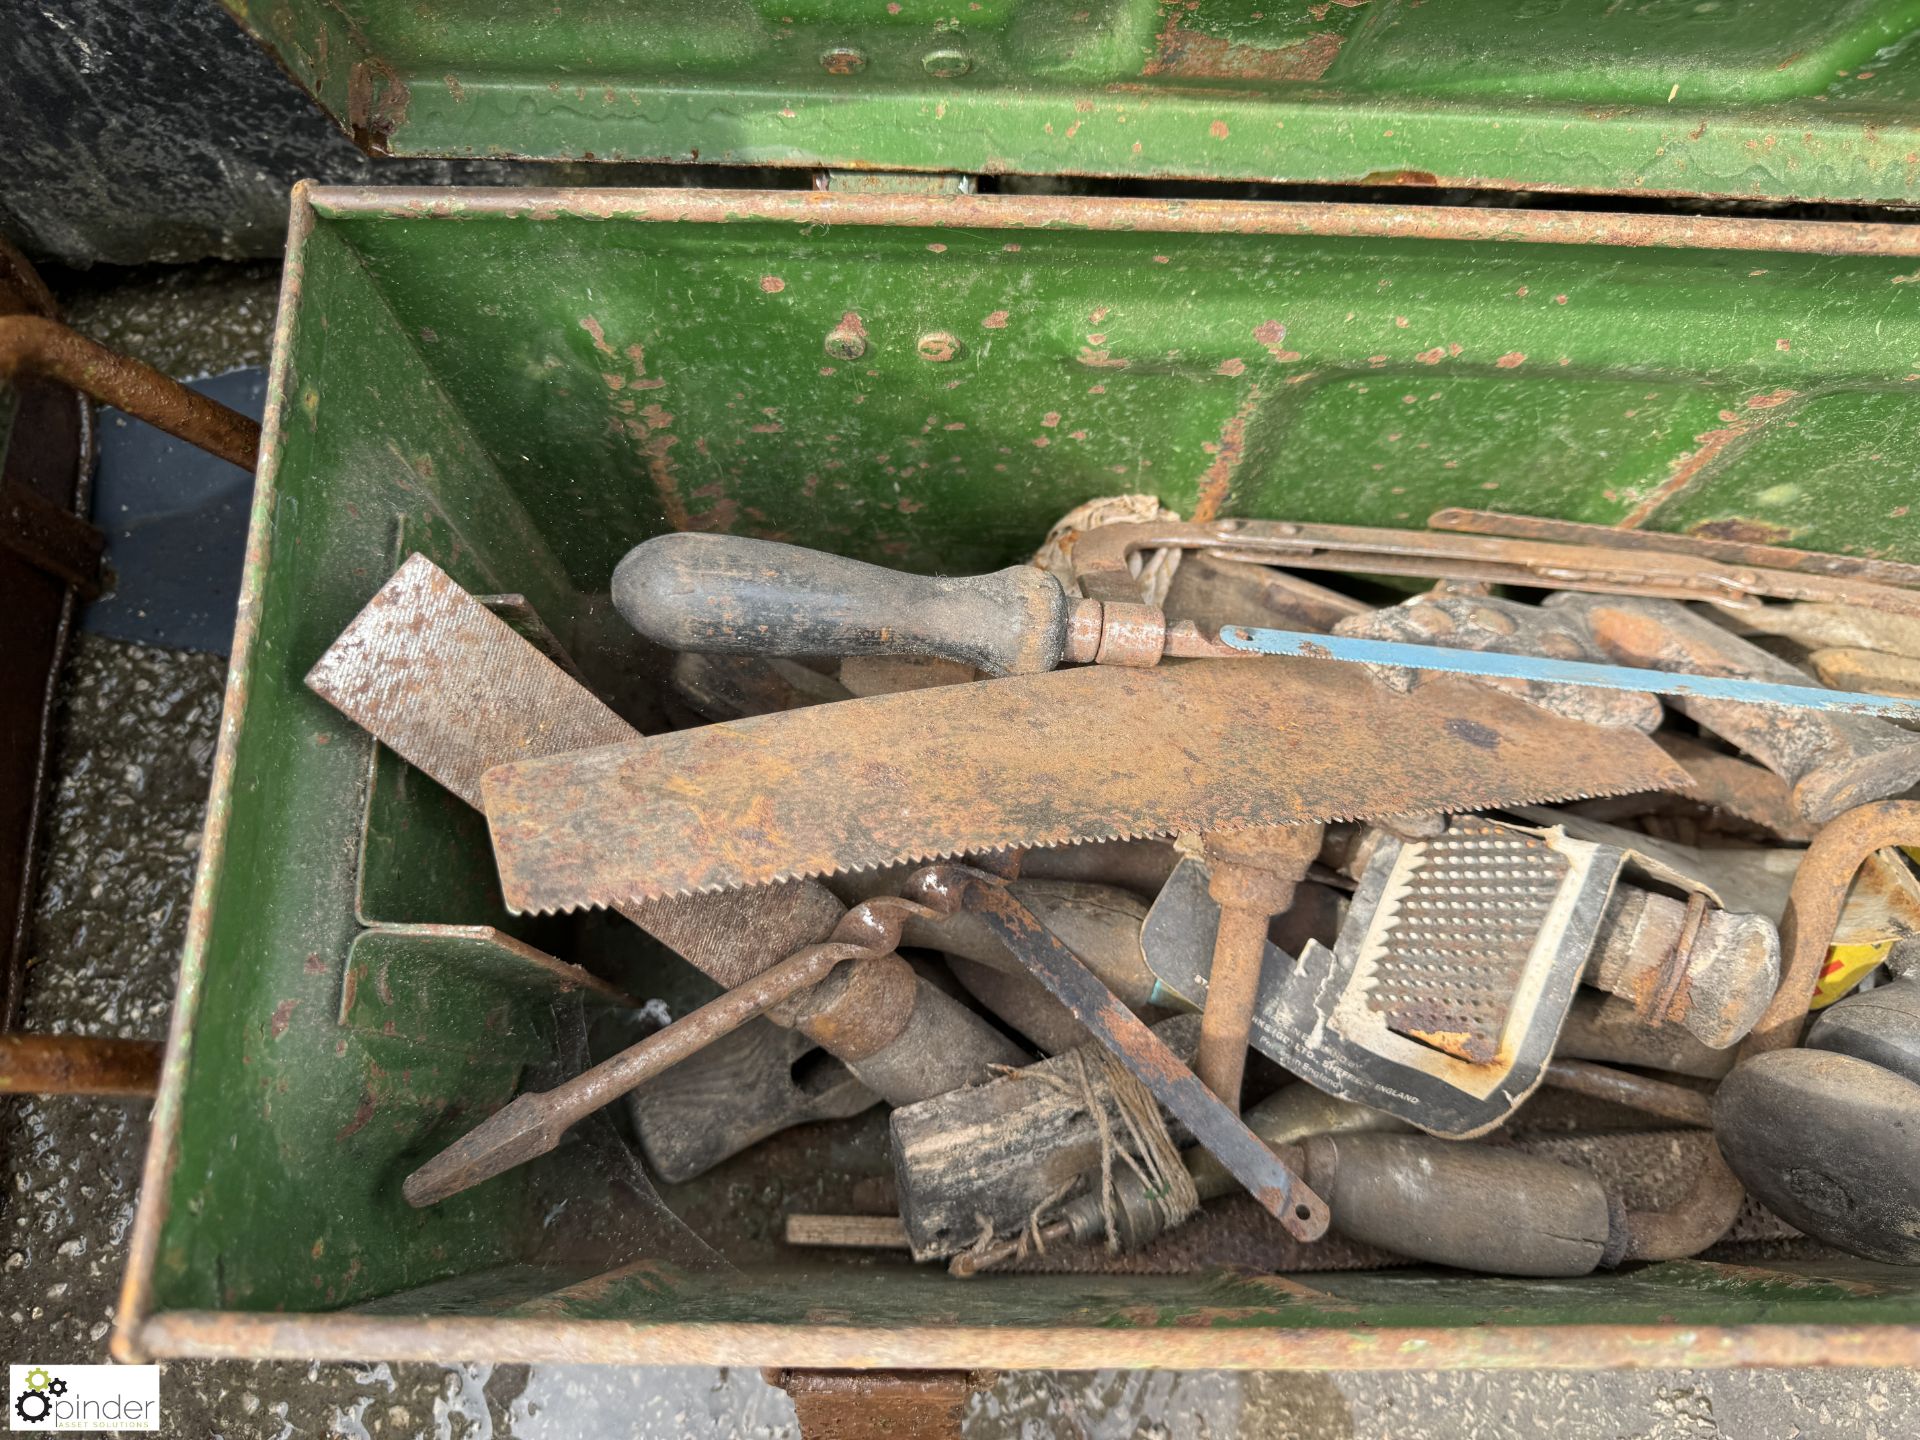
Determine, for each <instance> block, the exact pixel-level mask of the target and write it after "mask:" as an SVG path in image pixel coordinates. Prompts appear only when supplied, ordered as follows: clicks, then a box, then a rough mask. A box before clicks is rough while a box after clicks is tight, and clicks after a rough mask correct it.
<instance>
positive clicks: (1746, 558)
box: [1427, 508, 1920, 605]
mask: <svg viewBox="0 0 1920 1440" xmlns="http://www.w3.org/2000/svg"><path fill="white" fill-rule="evenodd" d="M1427 524H1428V525H1429V526H1431V527H1432V528H1433V529H1435V530H1452V531H1457V532H1464V533H1466V534H1470V535H1503V536H1506V537H1508V538H1510V539H1515V540H1545V541H1549V542H1556V543H1564V544H1569V545H1594V546H1599V547H1601V548H1602V549H1607V550H1625V551H1641V552H1645V551H1653V552H1656V553H1659V554H1666V555H1684V556H1692V557H1695V558H1697V559H1701V560H1711V561H1717V562H1719V563H1720V564H1722V565H1726V566H1735V567H1742V568H1744V569H1750V570H1765V571H1777V570H1785V571H1791V572H1793V573H1795V574H1802V575H1825V576H1832V577H1833V578H1835V579H1842V580H1865V581H1869V582H1871V583H1872V584H1875V585H1891V586H1895V587H1898V588H1902V589H1907V590H1920V565H1903V564H1901V563H1900V562H1899V561H1897V560H1872V559H1868V558H1867V557H1866V556H1863V555H1833V554H1827V553H1824V552H1822V551H1819V550H1793V549H1789V548H1787V547H1785V546H1781V545H1755V544H1751V543H1749V542H1747V541H1744V540H1722V539H1720V538H1718V537H1716V536H1709V535H1674V534H1670V533H1667V532H1664V531H1660V530H1622V529H1619V528H1618V527H1616V526H1613V525H1587V524H1581V523H1580V522H1578V521H1574V520H1548V519H1543V518H1541V517H1539V516H1535V515H1508V514H1505V513H1503V512H1501V511H1498V510H1466V509H1458V508H1449V509H1445V510H1436V511H1434V512H1433V514H1431V515H1429V516H1428V517H1427ZM1734 576H1735V579H1736V580H1738V579H1739V570H1738V569H1736V570H1735V571H1734ZM1773 578H1774V577H1772V576H1768V577H1767V579H1768V581H1769V582H1771V581H1772V580H1773ZM1567 588H1569V589H1577V588H1579V587H1577V586H1569V587H1567ZM1641 593H1643V594H1650V593H1652V592H1650V591H1643V592H1641ZM1767 593H1769V594H1773V593H1774V592H1771V591H1770V592H1767ZM1675 598H1678V599H1687V598H1694V599H1698V598H1702V597H1699V596H1693V597H1687V596H1678V597H1675ZM1778 598H1780V599H1802V600H1810V599H1813V598H1815V597H1813V596H1809V595H1801V596H1794V595H1787V594H1784V593H1781V594H1779V595H1778ZM1876 598H1877V597H1876ZM1839 603H1842V604H1845V603H1846V601H1845V600H1841V601H1840V602H1839ZM1858 603H1860V604H1863V605H1870V604H1871V603H1872V599H1871V598H1867V597H1865V596H1863V597H1862V598H1861V599H1860V600H1859V601H1858Z"/></svg>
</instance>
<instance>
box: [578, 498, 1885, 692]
mask: <svg viewBox="0 0 1920 1440" xmlns="http://www.w3.org/2000/svg"><path fill="white" fill-rule="evenodd" d="M1239 523H1243V524H1249V525H1250V524H1253V523H1256V522H1239ZM1132 528H1135V527H1132V526H1126V525H1111V526H1105V527H1102V528H1100V529H1096V530H1092V531H1089V532H1088V535H1087V536H1086V537H1083V539H1082V541H1081V546H1082V549H1081V551H1080V554H1081V557H1082V558H1084V555H1085V547H1086V545H1087V544H1088V543H1089V542H1090V541H1091V539H1092V538H1093V537H1098V536H1103V535H1107V534H1110V533H1111V532H1113V531H1116V530H1128V529H1132ZM1442 538H1446V537H1442ZM1455 538H1459V537H1455ZM1895 593H1902V592H1895ZM613 596H614V604H615V605H616V606H617V607H618V608H619V610H620V613H621V614H622V615H623V616H624V617H625V618H626V620H627V623H628V624H630V625H632V626H633V627H634V629H636V630H638V631H639V632H640V633H641V634H642V635H645V636H646V637H647V638H648V639H650V640H654V641H657V642H658V643H659V644H662V645H666V646H668V647H670V648H672V649H678V650H705V651H709V652H718V653H723V654H754V655H852V656H861V655H902V654H904V655H933V656H944V657H946V658H948V659H951V660H957V661H961V662H963V663H965V664H968V665H972V666H974V667H976V668H978V669H980V670H984V671H985V672H986V673H988V674H989V675H1002V676H1004V675H1030V674H1036V673H1039V672H1042V671H1046V670H1051V669H1054V668H1055V667H1057V666H1059V665H1061V664H1069V663H1070V664H1096V665H1124V666H1152V665H1157V664H1159V663H1160V660H1161V658H1162V657H1163V656H1174V657H1176V658H1189V659H1194V658H1207V657H1212V658H1232V657H1234V656H1237V655H1245V654H1248V653H1252V654H1261V655H1280V656H1291V657H1296V658H1301V659H1311V660H1342V661H1347V662H1349V663H1352V664H1360V665H1371V666H1385V667H1390V668H1392V669H1396V670H1408V671H1445V672H1448V673H1451V674H1456V675H1471V676H1475V677H1489V676H1491V677H1495V678H1498V679H1502V680H1509V681H1528V682H1535V683H1537V684H1542V685H1552V686H1581V687H1588V688H1593V689H1600V690H1616V691H1639V692H1644V693H1647V694H1655V695H1677V696H1706V697H1710V698H1712V699H1715V700H1730V701H1740V702H1743V703H1746V704H1750V705H1771V706H1787V707H1791V708H1797V709H1813V710H1833V711H1840V712H1845V713H1851V714H1865V715H1900V716H1907V717H1910V718H1915V719H1920V701H1915V700H1911V699H1902V698H1899V697H1897V696H1890V695H1856V694H1852V693H1848V692H1842V691H1831V690H1823V689H1821V688H1819V687H1818V686H1811V685H1806V684H1804V683H1802V684H1785V685H1781V684H1768V683H1765V682H1761V681H1755V680H1744V679H1729V678H1727V677H1726V676H1724V675H1718V674H1712V675H1689V674H1674V673H1670V669H1671V667H1660V668H1652V669H1647V668H1635V667H1632V666H1625V665H1596V664H1592V663H1589V662H1586V661H1581V660H1565V659H1555V658H1550V657H1546V656H1533V655H1521V654H1512V653H1509V652H1506V651H1495V650H1453V649H1447V648H1444V647H1442V646H1435V645H1415V644H1405V643H1400V642H1396V641H1386V640H1369V639H1360V638H1349V637H1347V636H1344V635H1320V634H1313V633H1308V632H1304V631H1296V630H1268V629H1260V628H1257V627H1252V626H1246V625H1228V626H1223V627H1222V628H1221V630H1220V632H1219V634H1218V635H1217V636H1209V635H1207V634H1205V633H1204V632H1202V631H1201V630H1200V629H1199V628H1198V627H1196V626H1194V625H1192V624H1190V623H1187V622H1180V623H1176V624H1169V623H1168V622H1167V618H1166V615H1165V614H1164V613H1163V612H1161V611H1160V610H1157V609H1155V608H1153V607H1152V606H1148V605H1139V604H1133V603H1129V602H1126V601H1121V600H1080V599H1073V598H1070V597H1069V596H1068V595H1067V593H1066V592H1065V591H1064V590H1063V589H1061V587H1060V582H1059V581H1058V580H1056V579H1054V578H1053V577H1052V576H1051V575H1049V574H1047V573H1046V572H1044V571H1041V570H1037V569H1035V568H1034V567H1032V566H1025V565H1015V566H1011V567H1009V568H1008V569H1005V570H999V571H996V572H994V573H993V574H991V575H978V576H972V577H968V578H963V579H947V578H942V577H930V576H920V575H903V574H900V573H899V572H897V571H891V570H882V569H880V568H879V567H878V566H873V565H866V564H863V563H861V562H860V561H857V560H848V559H845V558H843V557H841V556H838V555H826V554H822V553H820V552H819V551H814V550H802V549H800V548H798V547H797V546H793V545H783V544H781V543H779V542H778V541H773V540H753V539H746V538H741V537H738V536H731V535H662V536H658V537H657V538H655V539H652V540H648V541H646V542H645V543H643V544H641V545H637V546H635V547H634V548H633V549H632V550H631V551H629V552H628V554H627V556H626V558H625V559H623V560H622V561H621V562H620V564H619V567H618V568H617V569H616V570H615V571H614V577H613ZM1917 603H1920V600H1917Z"/></svg>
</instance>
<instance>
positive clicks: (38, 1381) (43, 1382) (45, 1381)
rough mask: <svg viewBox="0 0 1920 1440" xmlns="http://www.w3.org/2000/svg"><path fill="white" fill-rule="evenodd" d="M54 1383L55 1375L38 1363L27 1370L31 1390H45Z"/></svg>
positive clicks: (28, 1386) (28, 1385) (28, 1384)
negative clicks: (48, 1372)
mask: <svg viewBox="0 0 1920 1440" xmlns="http://www.w3.org/2000/svg"><path fill="white" fill-rule="evenodd" d="M52 1383H53V1377H52V1376H51V1375H49V1374H47V1372H46V1371H45V1370H44V1369H43V1368H41V1367H40V1366H38V1365H36V1366H34V1367H33V1369H31V1370H29V1371H27V1388H28V1389H29V1390H44V1389H46V1388H47V1387H48V1386H49V1385H51V1384H52ZM56 1393H57V1392H56Z"/></svg>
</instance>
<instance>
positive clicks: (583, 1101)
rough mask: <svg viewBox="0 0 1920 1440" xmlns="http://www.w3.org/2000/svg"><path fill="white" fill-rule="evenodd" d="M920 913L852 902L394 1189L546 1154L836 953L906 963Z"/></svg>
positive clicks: (474, 1180) (439, 1190) (444, 1184)
mask: <svg viewBox="0 0 1920 1440" xmlns="http://www.w3.org/2000/svg"><path fill="white" fill-rule="evenodd" d="M927 913H930V912H928V910H927V908H926V907H925V906H922V905H916V904H914V903H912V902H911V901H906V900H899V899H879V900H869V901H867V902H865V903H864V904H861V905H856V906H855V907H854V908H853V909H851V910H849V911H847V912H846V914H844V915H843V916H841V917H840V923H839V924H837V925H836V926H834V929H833V935H832V938H830V939H829V940H827V941H825V942H824V943H822V944H818V945H809V946H807V947H806V948H804V949H802V950H797V951H795V952H794V953H793V954H792V955H789V956H788V957H787V958H786V959H784V960H782V961H779V962H778V963H777V964H774V965H772V966H769V967H768V968H767V969H765V970H762V971H761V972H760V973H759V974H758V975H755V976H754V977H753V978H752V979H750V980H745V981H742V982H741V983H740V984H739V985H736V986H735V987H734V988H733V989H731V990H729V991H728V992H727V993H726V994H724V995H722V996H721V997H720V998H719V999H717V1000H711V1001H709V1002H708V1003H707V1004H705V1005H702V1006H701V1007H700V1008H699V1009H698V1010H695V1011H693V1012H692V1013H691V1014H688V1015H684V1016H682V1017H681V1018H680V1019H678V1020H675V1021H674V1022H673V1023H672V1024H671V1025H668V1026H666V1027H665V1028H663V1029H660V1030H657V1031H655V1032H654V1033H653V1034H651V1035H649V1036H648V1037H647V1038H646V1039H644V1040H642V1041H641V1042H640V1043H639V1044H637V1045H632V1046H629V1047H628V1048H627V1049H625V1050H622V1051H621V1052H620V1053H619V1054H618V1055H615V1056H614V1057H613V1058H612V1059H609V1060H603V1061H601V1062H600V1063H599V1064H598V1065H595V1066H594V1067H593V1068H592V1069H590V1070H586V1071H583V1072H582V1073H580V1074H578V1075H576V1076H574V1077H573V1079H571V1080H569V1081H567V1082H566V1083H565V1084H563V1085H558V1086H556V1087H554V1088H553V1089H551V1090H543V1091H540V1092H539V1093H537V1094H526V1095H519V1096H516V1097H515V1098H514V1099H512V1100H510V1101H509V1102H508V1103H507V1104H506V1105H504V1106H502V1107H501V1108H500V1109H499V1110H496V1111H495V1112H494V1113H493V1114H492V1115H490V1116H488V1117H487V1118H486V1119H485V1120H483V1121H481V1122H480V1124H479V1125H478V1126H477V1127H475V1128H474V1129H472V1130H470V1131H468V1132H467V1133H466V1134H465V1135H464V1136H462V1137H461V1138H460V1139H458V1140H456V1141H455V1142H454V1143H453V1144H451V1145H449V1146H448V1147H447V1148H446V1149H445V1150H443V1151H441V1152H440V1153H439V1154H438V1155H436V1156H434V1157H433V1159H431V1160H429V1161H428V1162H427V1163H426V1164H424V1165H422V1166H421V1167H420V1168H419V1169H418V1170H416V1171H414V1172H413V1174H411V1175H409V1176H408V1177H407V1179H406V1183H405V1184H404V1185H403V1186H402V1187H401V1192H402V1193H403V1194H404V1195H405V1196H406V1198H407V1203H408V1204H409V1205H414V1206H424V1205H437V1204H439V1203H440V1202H441V1201H442V1200H445V1199H447V1198H448V1197H449V1196H453V1195H458V1194H459V1193H460V1192H461V1191H462V1190H466V1189H469V1188H471V1187H472V1186H475V1185H478V1184H479V1183H480V1182H481V1181H483V1180H491V1179H492V1178H493V1177H494V1176H496V1175H499V1174H502V1173H504V1172H505V1171H508V1170H511V1169H513V1168H514V1167H515V1166H516V1165H524V1164H525V1163H526V1162H527V1161H529V1160H532V1159H534V1158H536V1157H537V1156H540V1155H544V1154H546V1153H547V1152H548V1151H549V1150H552V1149H553V1148H554V1147H555V1146H556V1145H558V1144H559V1143H560V1137H561V1136H563V1135H564V1134H566V1132H567V1130H568V1129H569V1128H570V1127H571V1126H573V1125H574V1124H575V1123H576V1122H577V1121H579V1120H581V1119H582V1118H584V1117H585V1116H587V1115H590V1114H592V1113H593V1112H594V1111H595V1110H598V1109H599V1108H600V1107H601V1106H603V1105H608V1104H611V1103H612V1102H613V1101H615V1100H617V1099H619V1098H620V1097H621V1096H622V1095H624V1094H626V1093H627V1092H628V1091H629V1090H632V1089H633V1088H634V1087H635V1086H637V1085H642V1084H644V1083H646V1082H647V1081H648V1080H650V1079H652V1078H653V1077H654V1076H655V1075H658V1074H659V1073H660V1072H661V1071H663V1070H665V1069H666V1068H667V1067H668V1066H670V1065H674V1064H677V1063H678V1062H680V1061H681V1060H684V1059H686V1058H687V1057H688V1056H689V1055H692V1054H693V1053H695V1052H696V1051H698V1050H700V1049H701V1048H703V1047H704V1046H706V1045H708V1044H711V1043H712V1042H713V1041H715V1040H718V1039H719V1038H720V1037H721V1036H723V1035H726V1034H728V1033H729V1032H730V1031H733V1030H737V1029H738V1028H739V1027H740V1026H742V1025H744V1024H746V1022H747V1021H749V1020H751V1019H753V1018H754V1017H755V1016H756V1015H761V1014H764V1013H765V1012H766V1011H768V1010H770V1009H772V1008H773V1007H774V1006H775V1005H778V1004H779V1003H780V1002H781V1001H783V1000H786V999H787V998H789V997H790V996H792V995H794V994H795V993H797V992H799V991H801V990H804V989H806V988H807V987H808V986H810V985H817V984H818V983H819V982H820V981H822V980H824V979H825V978H826V976H827V973H828V972H829V971H830V970H832V969H833V967H834V966H836V965H838V964H840V963H841V962H842V961H845V960H862V959H871V960H876V961H879V962H881V963H891V964H894V965H899V966H901V967H902V968H903V969H904V968H905V962H904V961H902V960H900V959H899V957H898V956H896V955H894V954H893V949H894V946H895V945H896V944H898V943H899V939H900V926H901V924H902V923H903V921H904V920H905V919H906V917H907V916H908V915H910V914H912V915H925V914H927Z"/></svg>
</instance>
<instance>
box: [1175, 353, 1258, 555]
mask: <svg viewBox="0 0 1920 1440" xmlns="http://www.w3.org/2000/svg"><path fill="white" fill-rule="evenodd" d="M1259 408H1260V387H1259V386H1258V385H1249V386H1248V387H1247V393H1246V397H1245V398H1244V399H1243V400H1241V402H1240V405H1239V408H1238V409H1236V410H1235V411H1234V412H1233V414H1232V415H1231V416H1229V417H1228V419H1227V423H1226V424H1224V425H1222V426H1221V427H1220V438H1219V439H1218V440H1216V441H1209V442H1208V445H1207V449H1208V451H1209V453H1211V454H1212V456H1213V459H1212V460H1211V461H1209V462H1208V464H1207V468H1206V470H1205V471H1204V472H1203V473H1202V474H1201V476H1200V493H1199V495H1198V496H1196V497H1195V499H1194V502H1193V515H1192V517H1191V518H1192V519H1193V520H1194V521H1195V522H1196V523H1198V524H1205V523H1206V522H1207V521H1209V520H1213V519H1215V518H1217V517H1218V516H1219V514H1220V512H1221V511H1222V509H1224V508H1225V506H1226V503H1227V497H1228V495H1229V494H1230V493H1231V492H1232V490H1233V481H1234V477H1235V475H1237V474H1238V473H1239V470H1240V461H1241V459H1242V457H1243V456H1245V454H1246V451H1247V422H1248V421H1249V420H1251V419H1252V418H1253V416H1254V413H1255V412H1256V411H1258V410H1259Z"/></svg>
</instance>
